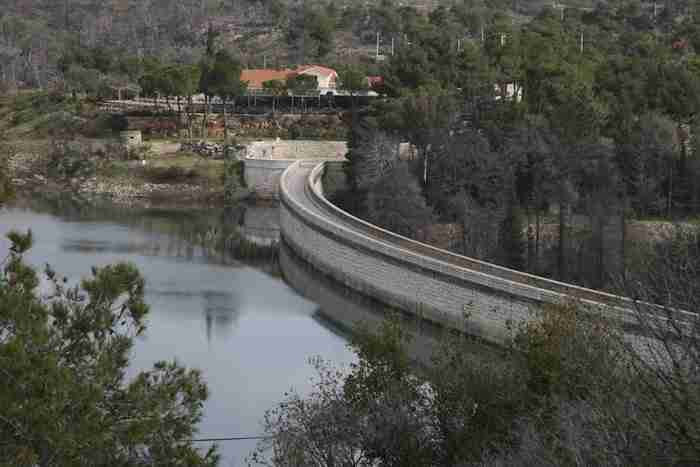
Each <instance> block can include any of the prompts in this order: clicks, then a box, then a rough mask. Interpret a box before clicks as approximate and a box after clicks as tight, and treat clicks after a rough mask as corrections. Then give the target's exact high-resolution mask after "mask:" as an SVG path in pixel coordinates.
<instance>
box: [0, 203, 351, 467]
mask: <svg viewBox="0 0 700 467" xmlns="http://www.w3.org/2000/svg"><path fill="white" fill-rule="evenodd" d="M275 209H276V208H274V207H272V208H268V207H263V208H256V207H254V206H252V207H249V209H248V210H247V212H245V213H243V215H241V214H240V213H238V214H236V215H234V216H233V217H235V218H236V222H238V223H240V222H241V219H242V220H243V224H247V225H242V227H244V229H243V230H246V229H247V230H248V232H253V234H252V235H254V236H255V237H256V239H258V240H259V241H262V242H267V241H268V240H269V238H271V236H274V225H269V224H270V219H274V210H275ZM256 210H257V211H259V212H257V213H256ZM224 219H226V214H225V213H223V212H222V211H217V210H210V211H205V212H202V211H164V210H141V209H136V208H133V209H132V208H114V207H111V208H105V207H95V206H86V205H77V204H75V203H71V202H57V201H54V202H51V203H46V202H42V203H38V202H36V201H33V202H30V203H29V202H25V203H20V204H16V205H14V206H10V207H9V208H6V209H4V210H0V234H1V235H2V240H0V255H2V257H4V256H5V254H6V253H7V247H8V242H7V240H6V239H5V237H4V236H5V233H7V231H9V230H10V229H23V230H24V229H27V228H31V229H32V230H33V232H34V233H35V237H36V244H35V246H34V248H33V249H32V250H31V252H30V254H29V260H30V261H31V263H33V264H34V265H35V266H37V267H39V268H41V267H42V265H43V264H44V263H50V264H51V265H52V266H53V267H54V268H55V269H56V270H57V271H58V272H60V273H61V274H63V275H65V276H67V277H68V278H70V279H73V280H77V279H78V278H80V277H84V276H86V275H88V274H89V273H90V268H91V267H92V266H102V265H106V264H110V263H114V262H117V261H129V262H132V263H134V264H135V265H136V266H137V267H138V268H139V269H140V270H141V272H142V274H143V275H144V276H145V278H146V282H147V292H146V295H147V297H146V298H147V301H148V303H149V304H150V306H151V312H150V316H149V323H148V324H149V325H148V330H147V332H146V335H145V336H143V337H142V338H140V339H139V340H138V342H137V343H136V345H135V348H134V350H133V353H132V369H133V370H134V371H135V370H136V369H140V368H149V367H150V366H151V365H152V364H153V363H154V362H155V361H157V360H172V359H177V360H178V361H179V362H180V363H182V364H184V365H186V366H188V367H197V368H200V369H201V370H202V371H203V374H204V377H205V379H206V381H207V383H208V385H209V389H210V393H211V396H210V399H209V400H208V401H207V403H206V406H205V417H204V420H203V422H202V423H201V426H200V433H199V436H200V437H202V438H209V437H217V438H218V437H230V436H239V435H244V436H245V435H256V434H259V433H260V432H261V425H260V422H261V419H262V415H263V414H264V412H265V410H267V409H269V408H271V407H272V406H273V405H274V404H275V403H277V402H279V401H281V400H282V398H283V395H284V392H285V391H287V390H289V389H290V388H292V387H293V388H295V389H297V390H298V391H299V392H301V393H305V392H307V391H308V390H309V389H310V378H311V377H312V376H313V375H314V371H313V369H312V368H311V366H310V365H309V364H308V359H309V358H311V357H313V356H317V355H321V356H323V357H324V358H326V359H328V360H332V361H335V362H340V363H348V362H349V361H351V359H352V355H351V352H350V351H349V350H348V348H347V345H346V342H347V341H346V339H345V338H344V337H343V335H342V333H339V332H338V331H337V329H336V328H335V327H333V326H332V325H330V324H329V323H328V322H327V321H325V320H323V319H319V314H318V313H317V311H318V308H319V306H318V305H317V304H316V303H314V302H312V301H310V300H307V299H305V298H303V297H302V296H301V295H299V294H298V293H297V292H295V291H294V290H293V289H292V288H291V287H290V286H289V285H287V284H286V283H285V282H284V281H283V280H282V279H281V278H280V277H279V274H277V273H276V270H277V266H276V265H275V264H271V263H270V262H269V261H258V262H256V263H255V266H251V265H247V264H245V263H243V262H240V261H236V260H235V258H231V257H230V256H227V255H224V254H218V253H212V252H211V251H209V250H207V249H204V248H201V247H197V246H196V245H195V244H194V242H193V240H192V238H191V237H192V236H193V235H196V232H195V229H197V228H199V229H200V230H201V228H202V227H206V226H209V227H214V228H221V225H222V224H225V221H224ZM246 219H247V220H246ZM272 224H274V222H273V223H272ZM266 226H267V227H266ZM260 239H262V240H260ZM254 446H255V442H254V441H238V442H222V443H220V444H219V448H220V452H221V453H222V455H223V458H222V462H221V465H223V466H231V465H244V459H245V457H246V456H247V455H248V454H249V453H250V451H251V450H252V449H253V448H254Z"/></svg>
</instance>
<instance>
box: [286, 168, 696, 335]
mask: <svg viewBox="0 0 700 467" xmlns="http://www.w3.org/2000/svg"><path fill="white" fill-rule="evenodd" d="M310 166H311V163H310V162H309V161H303V162H302V161H299V162H296V163H294V164H292V165H291V166H290V167H289V168H287V170H286V171H285V172H284V174H283V175H282V177H281V179H280V194H281V198H282V201H283V202H286V203H287V204H288V205H289V206H290V207H291V208H293V209H295V210H297V211H298V212H300V213H302V214H303V216H304V217H306V218H307V220H308V219H311V220H312V221H313V223H314V224H316V226H317V227H321V228H325V229H327V230H328V232H329V233H332V232H335V233H336V234H337V233H338V229H341V228H342V229H343V230H345V231H347V232H348V233H351V234H352V235H351V236H352V237H354V240H355V242H354V243H355V244H356V246H357V248H369V249H372V248H373V246H376V247H377V248H376V250H377V251H376V254H377V255H386V256H392V257H393V258H394V259H398V260H399V261H404V262H405V264H406V267H411V266H412V265H418V266H419V267H423V268H425V269H428V270H432V271H434V272H436V273H438V274H443V275H447V276H450V277H453V278H454V279H455V280H457V281H462V280H464V281H467V282H469V283H473V284H476V285H479V286H484V287H487V288H491V289H494V290H497V291H500V292H504V293H507V294H510V295H512V296H516V297H519V298H521V299H523V300H529V301H536V302H540V303H562V302H564V301H566V300H567V299H574V300H578V301H580V302H582V303H585V304H589V305H594V306H601V305H602V306H604V308H605V309H606V311H607V313H608V314H609V315H610V316H611V317H612V318H614V319H616V320H618V321H622V322H623V323H628V324H635V323H636V319H635V317H634V315H633V314H632V310H633V308H634V306H635V302H634V301H633V300H631V299H629V298H626V297H622V296H618V295H613V294H609V293H606V292H601V291H596V290H592V289H587V288H584V287H579V286H576V285H573V284H567V283H563V282H559V281H555V280H551V279H547V278H544V277H541V276H536V275H532V274H528V273H524V272H520V271H515V270H513V269H508V268H505V267H502V266H498V265H495V264H492V263H488V262H484V261H480V260H477V259H474V258H469V257H467V256H462V255H458V254H455V253H451V252H449V251H446V250H442V249H439V248H435V247H433V246H430V245H426V244H424V243H421V242H418V241H415V240H412V239H409V238H407V237H403V236H401V235H398V234H395V233H393V232H390V231H388V230H385V229H382V228H380V227H378V226H376V225H373V224H371V223H369V222H366V221H364V220H362V219H359V218H357V217H355V216H353V215H351V214H349V213H348V212H346V211H344V210H342V209H340V208H339V207H337V206H335V205H334V204H333V203H331V202H330V201H328V199H326V197H325V195H324V193H323V184H322V176H323V174H324V171H325V169H326V162H321V163H317V162H316V161H314V162H313V169H312V170H311V171H310V173H309V175H308V177H307V178H306V180H305V183H304V190H305V193H306V196H307V197H308V198H309V200H310V201H311V202H312V203H313V204H314V207H315V208H316V209H317V210H318V211H320V212H314V209H311V208H309V207H307V206H305V205H304V203H303V202H302V200H298V199H294V196H293V195H292V193H291V191H290V189H289V186H288V178H289V176H290V174H292V173H293V172H294V171H295V170H298V169H300V168H301V167H305V168H307V169H308V168H309V167H310ZM664 311H666V312H668V310H664ZM673 317H674V318H677V319H682V320H683V321H687V320H688V321H689V320H692V319H694V318H695V314H693V313H687V312H684V311H674V312H673Z"/></svg>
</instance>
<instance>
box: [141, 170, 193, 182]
mask: <svg viewBox="0 0 700 467" xmlns="http://www.w3.org/2000/svg"><path fill="white" fill-rule="evenodd" d="M142 175H143V177H144V178H145V179H146V180H147V181H149V182H151V183H171V184H177V183H189V182H192V181H194V180H196V179H197V178H199V174H198V173H197V171H196V170H194V169H183V168H181V167H149V166H146V167H144V168H143V174H142Z"/></svg>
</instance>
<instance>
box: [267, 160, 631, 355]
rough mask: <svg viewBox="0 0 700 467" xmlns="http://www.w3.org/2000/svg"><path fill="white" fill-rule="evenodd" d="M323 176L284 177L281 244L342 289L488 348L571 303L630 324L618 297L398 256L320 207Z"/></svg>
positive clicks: (416, 255)
mask: <svg viewBox="0 0 700 467" xmlns="http://www.w3.org/2000/svg"><path fill="white" fill-rule="evenodd" d="M314 167H315V168H314ZM323 169H324V167H323V164H319V163H318V162H314V161H310V162H297V163H294V164H291V165H290V167H289V168H288V169H287V170H286V171H285V173H284V175H283V176H282V179H281V188H280V197H281V201H282V203H281V204H282V205H281V210H280V226H281V231H282V236H283V238H284V240H285V243H286V244H287V245H289V246H290V247H291V248H292V249H293V250H294V251H295V252H296V253H297V254H298V255H299V256H300V257H302V258H303V259H305V260H306V261H308V262H309V263H311V264H312V265H314V266H315V267H316V268H317V269H319V270H320V271H322V272H324V273H325V274H327V275H329V276H331V277H333V278H334V279H336V280H338V281H340V282H341V283H343V284H345V285H347V286H349V287H350V288H353V289H355V290H357V291H359V292H361V293H364V294H366V295H369V296H372V297H374V298H376V299H378V300H380V301H382V302H384V303H386V304H388V305H391V306H396V307H398V308H401V309H403V310H405V311H408V312H411V313H414V314H416V315H418V316H421V317H424V318H426V319H428V320H430V321H434V322H437V323H439V324H443V325H447V326H449V327H453V328H457V329H460V330H464V331H465V332H467V333H468V334H471V335H476V336H479V337H482V338H484V339H485V340H488V341H491V342H495V343H504V342H506V341H507V340H508V339H509V338H510V337H511V336H510V331H511V329H512V326H511V324H517V323H519V322H522V321H526V320H530V319H532V318H533V317H534V316H535V315H534V313H533V309H534V308H537V307H539V306H541V305H543V304H547V303H562V302H564V301H566V300H570V299H572V298H573V299H578V300H580V301H581V303H583V304H586V305H590V306H591V310H592V312H593V311H604V312H605V314H606V315H607V316H608V317H610V318H612V319H615V320H616V321H618V322H622V323H624V324H629V325H631V324H634V317H633V316H632V314H631V313H630V312H629V310H628V309H626V308H625V307H623V306H619V305H620V303H623V302H624V299H622V298H620V297H615V296H610V295H608V294H603V293H600V292H596V291H591V290H588V289H582V288H577V287H575V286H571V285H568V284H562V283H556V282H554V281H547V280H546V279H543V278H536V279H537V280H538V281H540V283H544V284H545V285H548V284H551V287H550V288H542V287H534V286H532V285H528V284H527V282H524V283H521V282H517V281H513V280H509V279H508V278H504V277H510V276H513V277H516V278H517V277H519V276H522V277H523V278H525V279H528V280H531V279H533V277H532V276H529V275H525V274H521V273H517V272H515V271H511V270H505V269H503V268H498V267H496V266H493V265H486V266H488V267H490V268H491V270H493V271H495V275H494V274H486V273H484V272H480V271H478V270H474V269H470V268H465V267H461V266H457V265H455V264H451V263H449V262H446V261H441V260H440V259H436V257H434V256H432V255H424V254H421V253H420V252H416V251H412V250H411V249H406V248H401V247H400V246H397V245H398V244H399V242H398V241H399V240H401V239H402V238H401V237H399V236H396V235H394V234H390V233H387V234H389V235H390V236H392V237H393V238H394V239H395V240H396V241H383V240H381V239H378V238H377V237H375V236H370V235H368V234H367V233H366V232H362V229H360V228H356V226H357V225H359V224H356V225H353V223H362V224H366V223H364V222H363V221H360V220H357V219H354V218H351V216H349V214H347V213H344V212H343V211H340V210H339V209H338V208H335V207H333V206H332V205H330V203H328V201H327V200H325V198H324V197H323V187H322V184H321V175H322V174H323ZM371 227H372V228H373V229H375V230H377V231H380V230H381V229H379V228H377V227H374V226H371ZM370 230H371V229H370ZM404 240H407V239H404ZM414 243H415V242H414ZM438 256H439V255H438ZM465 259H467V258H465ZM501 276H504V277H501ZM581 297H583V298H581ZM597 298H599V299H600V300H596V299H597ZM601 303H602V305H601Z"/></svg>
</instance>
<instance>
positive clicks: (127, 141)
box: [119, 130, 143, 148]
mask: <svg viewBox="0 0 700 467" xmlns="http://www.w3.org/2000/svg"><path fill="white" fill-rule="evenodd" d="M119 139H120V140H121V142H122V144H123V145H124V146H126V147H127V148H133V147H138V146H141V144H143V139H142V137H141V130H125V131H120V132H119Z"/></svg>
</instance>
